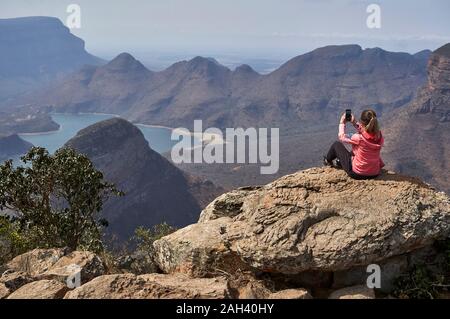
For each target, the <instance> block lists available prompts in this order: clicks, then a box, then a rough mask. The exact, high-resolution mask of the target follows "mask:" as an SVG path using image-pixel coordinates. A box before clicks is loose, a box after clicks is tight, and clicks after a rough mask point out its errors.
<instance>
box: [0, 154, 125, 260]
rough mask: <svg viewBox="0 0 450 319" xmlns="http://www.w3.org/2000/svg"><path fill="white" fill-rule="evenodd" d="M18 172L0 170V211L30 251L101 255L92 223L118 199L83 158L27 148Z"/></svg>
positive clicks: (98, 223) (9, 165) (9, 167)
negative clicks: (8, 214) (7, 213)
mask: <svg viewBox="0 0 450 319" xmlns="http://www.w3.org/2000/svg"><path fill="white" fill-rule="evenodd" d="M22 161H23V163H24V164H25V165H24V166H23V167H22V166H21V167H14V166H13V162H12V161H11V160H10V161H7V162H5V163H4V164H3V165H0V209H9V210H11V211H13V212H14V214H15V215H16V216H17V222H18V223H19V225H20V231H21V234H22V235H24V236H26V238H28V239H29V240H30V241H31V242H32V243H33V246H34V247H69V248H71V249H77V248H85V249H89V250H92V251H99V250H102V249H103V244H102V242H101V236H102V227H106V226H107V222H106V221H105V220H103V219H99V218H98V213H99V212H100V211H101V210H102V208H103V203H104V202H105V201H106V200H107V199H108V198H109V197H110V196H111V195H117V196H119V195H122V194H121V192H119V191H118V190H117V189H116V188H115V186H114V185H112V184H110V183H107V182H105V181H104V180H103V174H102V173H101V172H100V171H98V170H96V169H95V168H94V166H93V164H92V162H91V161H90V160H89V159H88V158H87V157H86V156H84V155H81V154H78V153H77V152H76V151H75V150H73V149H70V148H62V149H60V150H58V151H56V153H55V154H54V155H50V154H49V153H48V151H47V150H45V149H44V148H39V147H35V148H32V149H31V150H30V151H29V152H28V153H27V154H26V155H25V156H23V157H22Z"/></svg>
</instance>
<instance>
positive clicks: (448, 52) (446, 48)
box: [434, 43, 450, 57]
mask: <svg viewBox="0 0 450 319" xmlns="http://www.w3.org/2000/svg"><path fill="white" fill-rule="evenodd" d="M434 53H435V54H438V55H443V56H446V57H450V43H447V44H446V45H443V46H442V47H440V48H439V49H437V50H436V51H434Z"/></svg>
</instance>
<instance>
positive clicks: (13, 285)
mask: <svg viewBox="0 0 450 319" xmlns="http://www.w3.org/2000/svg"><path fill="white" fill-rule="evenodd" d="M32 281H33V279H32V278H31V277H30V276H29V275H28V274H26V273H24V272H22V271H19V272H13V271H6V272H5V273H4V274H3V275H2V276H1V277H0V285H2V284H3V285H4V286H5V287H6V288H8V289H9V290H10V291H14V290H17V289H19V288H20V287H22V286H23V285H26V284H28V283H30V282H32Z"/></svg>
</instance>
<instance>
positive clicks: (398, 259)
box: [0, 168, 450, 299]
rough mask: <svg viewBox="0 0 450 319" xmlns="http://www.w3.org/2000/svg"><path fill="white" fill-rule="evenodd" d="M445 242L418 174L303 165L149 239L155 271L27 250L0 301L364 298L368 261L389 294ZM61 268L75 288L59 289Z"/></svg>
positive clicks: (447, 201) (449, 205) (441, 217)
mask: <svg viewBox="0 0 450 319" xmlns="http://www.w3.org/2000/svg"><path fill="white" fill-rule="evenodd" d="M449 235H450V198H449V197H448V196H447V195H446V194H444V193H442V192H437V191H435V190H434V189H433V188H432V187H430V186H429V185H427V184H424V183H422V182H421V181H420V180H418V179H414V178H411V177H407V176H402V175H398V174H395V173H390V172H384V173H383V175H382V176H380V177H378V178H377V179H374V180H369V181H356V180H352V179H350V178H348V177H347V176H346V174H345V173H344V172H343V171H341V170H335V169H332V168H313V169H309V170H306V171H302V172H298V173H295V174H292V175H288V176H285V177H283V178H281V179H279V180H276V181H274V182H273V183H271V184H268V185H266V186H260V187H248V188H241V189H238V190H235V191H232V192H230V193H227V194H224V195H222V196H220V197H219V198H217V199H216V200H215V201H213V202H212V203H211V204H210V205H209V206H208V207H207V208H206V209H205V210H204V211H203V212H202V214H201V217H200V220H199V221H198V223H196V224H193V225H190V226H188V227H186V228H183V229H180V230H178V231H177V232H175V233H173V234H171V235H169V236H166V237H163V238H162V239H160V240H158V241H156V242H155V244H154V248H155V251H156V253H155V262H156V263H157V265H158V267H159V270H160V272H161V273H160V274H147V275H134V274H127V273H121V274H110V273H107V271H106V270H105V266H104V263H103V262H102V261H101V258H100V257H98V256H95V255H94V254H91V253H89V252H71V253H69V252H66V251H64V250H61V249H56V250H34V251H32V252H29V253H27V254H25V255H22V256H18V257H16V258H15V259H14V260H12V261H11V262H9V263H8V264H7V265H5V266H4V268H5V269H6V272H5V273H4V274H3V276H2V277H1V278H0V298H1V297H7V298H35V297H37V298H39V297H40V298H63V297H64V298H230V297H231V298H275V299H310V298H312V297H319V298H336V299H346V298H374V297H375V291H374V290H373V289H369V288H368V287H367V285H366V281H367V277H368V275H369V274H368V273H367V266H368V265H371V264H377V265H378V266H379V267H380V269H381V289H379V290H380V291H381V292H385V293H389V292H390V290H391V289H392V283H393V280H394V278H397V277H398V276H399V275H400V274H402V273H404V272H405V271H407V270H408V269H410V268H411V267H412V266H414V265H415V264H416V263H418V262H421V261H423V260H429V259H430V258H438V257H439V256H438V253H437V252H436V250H435V249H434V248H433V243H434V242H435V241H436V240H440V239H445V238H448V237H449ZM73 264H75V265H78V266H79V267H80V269H81V275H82V276H81V278H82V285H81V286H80V287H78V288H76V289H73V290H71V291H69V288H67V287H66V286H64V285H62V283H64V282H65V281H66V280H67V276H68V274H69V273H70V271H71V270H72V271H73V268H71V267H72V266H73ZM377 292H378V290H377Z"/></svg>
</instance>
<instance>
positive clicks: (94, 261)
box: [0, 248, 106, 299]
mask: <svg viewBox="0 0 450 319" xmlns="http://www.w3.org/2000/svg"><path fill="white" fill-rule="evenodd" d="M5 268H6V271H5V272H4V273H3V274H1V276H0V299H1V298H2V296H1V295H3V298H5V297H8V296H9V298H18V299H33V298H38V299H60V298H62V297H64V295H65V293H66V292H67V291H68V290H69V288H68V286H69V285H68V284H69V280H72V278H74V277H75V276H76V275H77V274H79V277H78V278H79V279H80V284H82V283H86V282H89V281H90V280H92V279H94V278H95V277H97V276H102V275H104V274H105V273H106V267H105V264H104V262H103V260H102V259H101V258H100V257H99V256H97V255H95V254H93V253H91V252H87V251H73V252H69V251H68V250H67V249H61V248H58V249H34V250H31V251H29V252H27V253H25V254H22V255H19V256H17V257H15V258H14V259H12V260H11V261H10V262H8V263H7V264H6V265H5ZM47 290H48V291H47Z"/></svg>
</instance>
